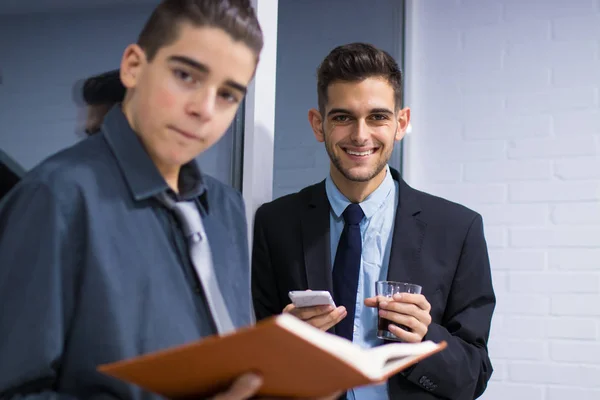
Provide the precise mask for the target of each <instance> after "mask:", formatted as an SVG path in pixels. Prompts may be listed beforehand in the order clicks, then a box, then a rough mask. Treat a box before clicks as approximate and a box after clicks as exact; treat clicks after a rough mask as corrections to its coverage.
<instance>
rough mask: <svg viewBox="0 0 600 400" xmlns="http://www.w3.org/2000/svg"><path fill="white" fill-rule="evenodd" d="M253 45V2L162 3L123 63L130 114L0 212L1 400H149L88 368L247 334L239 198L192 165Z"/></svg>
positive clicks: (231, 395)
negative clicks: (235, 332)
mask: <svg viewBox="0 0 600 400" xmlns="http://www.w3.org/2000/svg"><path fill="white" fill-rule="evenodd" d="M262 46H263V38H262V32H261V29H260V26H259V24H258V21H257V18H256V15H255V13H254V11H253V9H252V7H251V5H250V1H249V0H229V1H214V0H164V1H163V2H162V3H161V4H160V5H159V6H158V7H157V8H156V9H155V11H154V12H153V14H152V16H151V17H150V19H149V20H148V22H147V24H146V26H145V27H144V29H143V31H142V32H141V34H140V36H139V39H138V41H137V43H136V44H132V45H130V46H128V47H127V48H126V50H125V51H124V54H123V57H122V61H121V65H120V80H121V81H122V83H123V84H124V86H125V87H126V95H125V99H124V100H123V103H122V104H119V105H117V106H115V107H113V108H112V109H111V111H110V112H109V113H108V115H106V117H105V120H104V123H103V125H102V128H101V130H100V132H99V133H97V134H95V135H93V136H91V137H89V138H87V139H86V140H84V141H82V142H80V143H78V144H76V145H74V146H73V147H71V148H68V149H66V150H64V151H61V152H60V153H58V154H56V155H54V156H52V157H50V158H48V159H47V160H45V161H44V162H42V163H41V164H40V165H38V166H37V167H36V168H34V169H33V170H32V171H31V172H29V173H28V174H27V176H26V177H25V178H24V179H23V180H22V181H21V183H20V184H19V185H18V186H17V187H15V188H14V189H13V190H12V191H11V193H10V194H9V195H8V196H7V198H6V199H5V201H3V203H2V206H1V208H0V235H1V240H0V304H2V312H0V398H2V399H12V398H14V399H16V398H19V399H21V398H27V399H74V398H82V399H84V398H85V399H94V398H119V399H151V398H156V397H158V396H154V395H153V394H151V393H146V392H143V391H141V390H140V389H139V388H137V387H134V386H133V385H127V384H125V383H122V382H120V381H117V380H116V379H112V378H109V377H107V376H105V375H102V374H100V373H98V372H96V367H97V366H98V365H100V364H103V363H108V362H113V361H117V360H120V359H125V358H129V357H133V356H137V355H139V354H142V353H147V352H152V351H155V350H159V349H164V348H167V347H170V346H174V345H179V344H182V343H186V342H189V341H193V340H197V339H199V338H201V337H205V336H208V335H212V334H215V333H220V332H222V331H227V330H231V329H235V328H238V327H241V326H244V325H248V324H251V323H252V322H253V313H252V307H251V298H250V277H249V272H250V271H249V270H250V268H249V254H248V248H247V237H246V236H247V235H246V218H245V215H244V205H243V201H242V198H241V195H240V194H239V193H238V192H236V191H234V190H233V189H231V188H229V187H227V186H225V185H223V184H220V183H219V182H218V181H216V180H215V179H213V178H211V177H208V176H205V175H202V174H201V173H200V171H199V170H198V167H197V165H196V164H195V163H194V161H193V160H194V159H195V157H196V156H198V155H199V154H200V153H202V152H203V151H205V150H206V149H207V148H209V147H210V146H212V145H213V144H214V143H215V142H216V141H217V140H219V138H221V136H222V135H223V134H224V133H225V131H226V129H227V127H228V126H229V125H230V123H231V121H232V119H233V117H234V115H235V113H236V111H237V109H238V106H239V104H240V101H241V100H242V98H243V96H244V94H245V92H246V87H247V85H248V83H249V82H250V80H251V79H252V77H253V75H254V72H255V69H256V65H257V62H258V58H259V54H260V51H261V48H262ZM189 221H193V222H194V223H195V225H194V226H193V227H191V226H190V225H189V224H190V222H189ZM192 228H194V229H192ZM207 239H208V240H207ZM198 246H200V247H199V249H200V251H196V249H197V248H198ZM192 249H194V251H192ZM188 250H189V251H190V252H189V253H188ZM199 259H202V262H199V261H197V260H199ZM211 266H212V267H213V270H214V276H215V277H216V282H215V280H214V279H212V280H210V279H204V278H203V277H202V272H203V271H206V268H210V267H211ZM211 283H212V285H211ZM203 368H210V365H206V366H204V367H203ZM260 383H261V382H260V377H256V376H253V375H247V376H243V377H240V379H239V380H238V381H236V382H235V383H234V384H233V386H232V387H231V389H230V390H229V391H227V392H225V393H223V394H221V395H219V396H217V397H216V398H218V399H228V400H235V399H246V398H250V397H252V396H253V395H254V393H255V392H256V390H257V389H258V387H259V386H260Z"/></svg>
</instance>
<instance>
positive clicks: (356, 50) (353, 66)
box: [317, 43, 402, 114]
mask: <svg viewBox="0 0 600 400" xmlns="http://www.w3.org/2000/svg"><path fill="white" fill-rule="evenodd" d="M373 77H381V78H384V79H386V80H387V81H388V82H389V83H390V85H391V86H392V88H394V102H395V108H396V110H397V109H399V108H400V106H401V104H402V71H400V68H399V67H398V63H397V62H396V60H394V58H393V57H392V56H390V55H389V54H388V53H387V52H385V51H383V50H380V49H378V48H376V47H374V46H372V45H370V44H366V43H350V44H346V45H343V46H338V47H336V48H335V49H333V50H332V51H331V52H330V53H329V54H328V55H327V57H325V59H324V60H323V62H322V63H321V65H319V68H318V69H317V96H318V101H319V111H320V112H321V114H324V113H325V105H326V104H327V89H328V88H329V85H331V84H332V83H334V82H336V81H345V82H359V81H362V80H364V79H366V78H373Z"/></svg>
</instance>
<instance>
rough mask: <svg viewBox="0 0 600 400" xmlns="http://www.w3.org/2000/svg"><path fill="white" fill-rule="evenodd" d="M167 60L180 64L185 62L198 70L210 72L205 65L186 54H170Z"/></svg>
mask: <svg viewBox="0 0 600 400" xmlns="http://www.w3.org/2000/svg"><path fill="white" fill-rule="evenodd" d="M169 61H175V62H178V63H181V64H185V65H187V66H188V67H191V68H194V69H196V70H198V71H200V72H205V73H207V72H210V68H208V67H207V66H206V65H204V64H202V63H201V62H199V61H196V60H194V59H192V58H189V57H186V56H171V57H169Z"/></svg>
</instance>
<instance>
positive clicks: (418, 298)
mask: <svg viewBox="0 0 600 400" xmlns="http://www.w3.org/2000/svg"><path fill="white" fill-rule="evenodd" d="M394 301H398V302H402V303H409V304H414V305H416V306H417V307H419V308H420V309H421V310H425V311H429V310H431V304H429V302H428V301H427V299H426V298H425V296H423V295H422V294H415V293H396V294H395V295H394Z"/></svg>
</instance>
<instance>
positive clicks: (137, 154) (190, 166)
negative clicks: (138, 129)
mask: <svg viewBox="0 0 600 400" xmlns="http://www.w3.org/2000/svg"><path fill="white" fill-rule="evenodd" d="M101 131H102V133H101V134H102V135H104V137H105V138H106V141H107V142H108V145H109V146H110V148H111V149H112V151H113V153H114V155H115V158H116V159H117V163H118V165H119V168H120V169H121V172H122V173H123V176H124V177H125V181H126V183H127V186H128V187H129V190H130V191H131V194H132V196H133V198H134V199H135V200H137V201H139V200H145V199H148V198H150V197H153V196H156V195H157V194H158V193H161V192H165V191H169V186H168V185H167V182H165V179H164V178H163V177H162V175H161V174H160V172H159V171H158V169H157V168H156V166H155V165H154V162H153V161H152V159H151V158H150V156H149V155H148V152H147V151H146V149H145V148H144V145H143V144H142V142H141V140H140V138H139V137H138V135H137V134H136V133H135V132H134V131H133V129H131V126H130V125H129V121H127V118H126V117H125V114H123V111H122V110H121V104H117V105H115V106H114V107H113V108H112V109H111V110H110V111H109V112H108V114H106V117H105V118H104V122H103V124H102V128H101ZM179 189H180V193H179V195H178V197H180V198H182V199H184V200H189V199H192V198H194V197H198V196H200V195H202V194H204V192H205V190H206V189H205V186H204V183H203V180H202V174H201V172H200V168H199V166H198V162H197V161H196V160H192V161H190V162H189V163H187V164H185V165H183V166H182V167H181V171H180V172H179Z"/></svg>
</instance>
